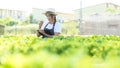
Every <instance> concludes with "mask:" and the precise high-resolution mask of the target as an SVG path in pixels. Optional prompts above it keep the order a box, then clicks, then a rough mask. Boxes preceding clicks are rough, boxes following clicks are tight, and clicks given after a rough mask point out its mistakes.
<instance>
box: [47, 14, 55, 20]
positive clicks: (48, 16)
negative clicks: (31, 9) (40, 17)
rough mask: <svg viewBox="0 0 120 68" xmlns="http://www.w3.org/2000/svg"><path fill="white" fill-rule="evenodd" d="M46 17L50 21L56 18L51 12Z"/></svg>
mask: <svg viewBox="0 0 120 68" xmlns="http://www.w3.org/2000/svg"><path fill="white" fill-rule="evenodd" d="M46 17H47V19H48V20H49V21H51V20H54V16H53V17H52V16H51V15H50V14H46Z"/></svg>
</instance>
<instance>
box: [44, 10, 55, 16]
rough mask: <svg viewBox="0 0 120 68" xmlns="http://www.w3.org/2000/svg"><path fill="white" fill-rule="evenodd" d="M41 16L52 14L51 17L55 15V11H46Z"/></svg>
mask: <svg viewBox="0 0 120 68" xmlns="http://www.w3.org/2000/svg"><path fill="white" fill-rule="evenodd" d="M43 14H45V15H46V14H52V15H55V16H56V15H57V13H56V12H55V10H53V9H48V10H47V11H46V12H45V13H43Z"/></svg>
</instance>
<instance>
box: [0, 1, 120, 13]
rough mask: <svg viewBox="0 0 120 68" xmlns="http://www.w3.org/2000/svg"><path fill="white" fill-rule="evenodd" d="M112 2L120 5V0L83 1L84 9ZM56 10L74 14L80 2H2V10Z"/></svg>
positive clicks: (0, 5) (0, 6) (0, 3)
mask: <svg viewBox="0 0 120 68" xmlns="http://www.w3.org/2000/svg"><path fill="white" fill-rule="evenodd" d="M105 2H111V3H115V4H117V5H120V0H82V5H83V6H82V7H87V6H91V5H96V4H100V3H105ZM32 7H33V8H41V9H47V8H55V10H56V11H60V12H66V13H72V12H73V10H75V9H78V8H80V0H0V8H7V9H18V10H24V11H27V12H30V11H31V8H32Z"/></svg>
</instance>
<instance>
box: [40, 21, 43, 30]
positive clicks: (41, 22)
mask: <svg viewBox="0 0 120 68" xmlns="http://www.w3.org/2000/svg"><path fill="white" fill-rule="evenodd" d="M42 24H43V21H40V22H39V29H41V27H42Z"/></svg>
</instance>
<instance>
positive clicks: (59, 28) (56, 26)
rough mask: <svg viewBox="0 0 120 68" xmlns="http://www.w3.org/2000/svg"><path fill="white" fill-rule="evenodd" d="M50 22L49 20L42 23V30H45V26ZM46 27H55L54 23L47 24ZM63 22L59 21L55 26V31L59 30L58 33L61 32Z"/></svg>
mask: <svg viewBox="0 0 120 68" xmlns="http://www.w3.org/2000/svg"><path fill="white" fill-rule="evenodd" d="M47 24H48V22H44V23H43V25H42V27H41V30H44V28H45V26H46V25H47ZM46 28H48V29H52V28H53V24H48V25H47V26H46ZM61 30H62V29H61V23H59V22H56V23H55V26H54V32H58V33H61Z"/></svg>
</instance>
